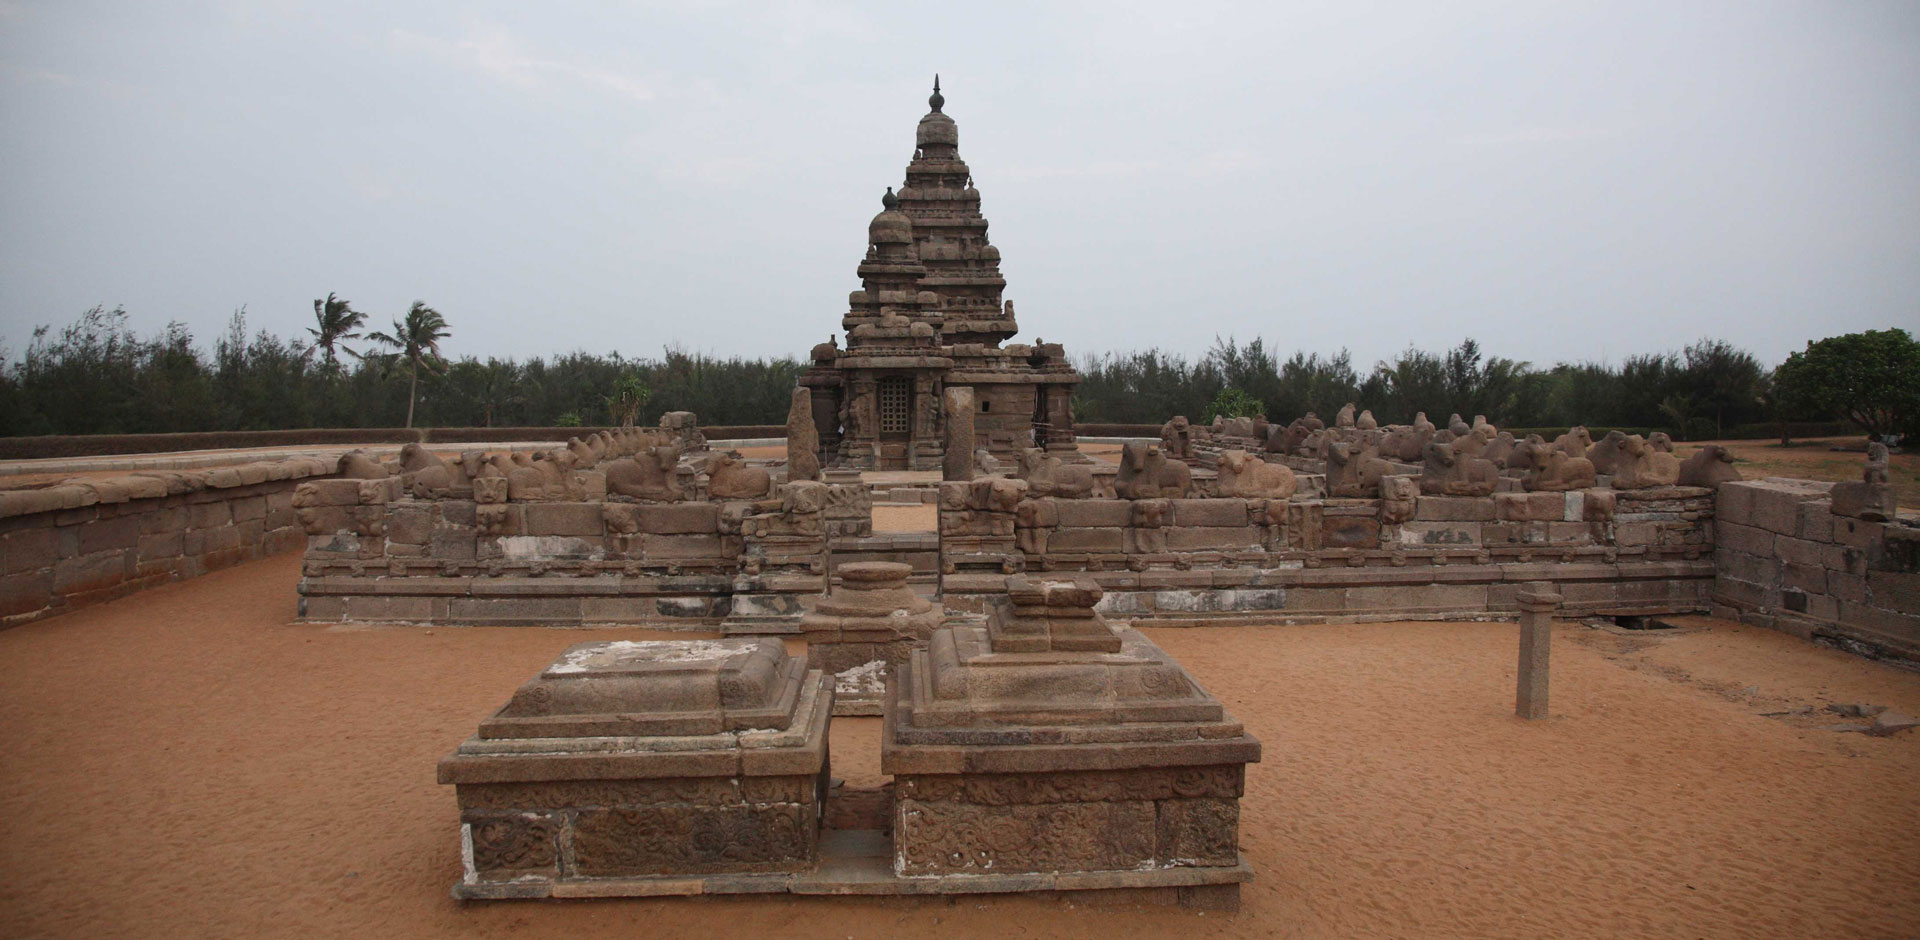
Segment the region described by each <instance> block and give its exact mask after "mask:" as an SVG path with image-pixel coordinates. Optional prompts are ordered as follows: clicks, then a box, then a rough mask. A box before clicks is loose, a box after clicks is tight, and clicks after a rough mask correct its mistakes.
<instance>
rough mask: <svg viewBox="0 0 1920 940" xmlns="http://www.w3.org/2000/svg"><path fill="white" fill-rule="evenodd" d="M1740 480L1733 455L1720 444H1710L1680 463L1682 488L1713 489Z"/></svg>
mask: <svg viewBox="0 0 1920 940" xmlns="http://www.w3.org/2000/svg"><path fill="white" fill-rule="evenodd" d="M1648 443H1649V444H1651V443H1652V442H1648ZM1739 479H1740V471H1739V470H1737V469H1734V466H1733V454H1732V453H1731V452H1730V451H1728V450H1727V449H1726V448H1725V447H1721V446H1720V445H1718V444H1708V445H1707V446H1705V447H1702V448H1700V449H1699V450H1698V451H1696V452H1695V453H1694V455H1693V456H1691V457H1688V458H1687V459H1686V460H1683V461H1681V462H1680V485H1681V486H1704V487H1706V488H1708V489H1713V488H1714V487H1716V486H1719V485H1720V484H1722V483H1733V482H1736V481H1738V480H1739Z"/></svg>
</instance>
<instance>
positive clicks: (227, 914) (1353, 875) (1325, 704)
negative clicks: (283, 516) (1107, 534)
mask: <svg viewBox="0 0 1920 940" xmlns="http://www.w3.org/2000/svg"><path fill="white" fill-rule="evenodd" d="M298 563H299V561H298V558H297V556H282V557H278V558H273V559H267V560H264V561H261V562H256V563H252V564H248V565H244V566H241V567H238V568H234V569H230V570H227V571H223V572H219V573H216V574H213V575H209V576H207V577H204V578H201V579H198V580H195V581H191V582H187V583H184V584H180V585H173V586H169V587H164V588H159V589H156V590H153V591H149V592H147V593H144V594H141V595H138V596H136V597H133V598H129V599H126V600H122V601H118V602H115V603H110V604H105V605H101V606H99V607H94V608H90V609H86V610H82V611H78V612H76V613H73V614H69V615H67V616H63V617H58V618H54V619H52V620H48V621H43V622H40V623H34V624H29V625H26V626H22V627H18V628H15V629H11V630H7V631H5V632H0V753H4V754H6V755H7V757H6V759H5V761H4V764H0V844H4V845H5V846H6V848H7V851H6V852H4V853H0V935H4V936H8V937H43V936H63V937H105V936H127V937H131V936H139V937H154V938H157V937H225V936H301V937H336V936H337V937H443V936H444V937H455V936H459V937H471V936H494V935H511V936H515V937H566V938H577V937H583V936H596V937H599V936H606V937H621V936H635V937H640V936H645V937H669V936H709V937H718V936H738V937H775V936H779V937H786V936H822V937H862V938H864V937H894V938H922V937H935V936H941V937H960V936H994V937H1039V936H1063V937H1100V938H1103V940H1121V938H1133V937H1167V936H1180V937H1183V938H1199V937H1268V936H1278V937H1455V936H1458V937H1467V936H1476V937H1573V936H1582V937H1585V936H1648V937H1653V936H1658V937H1678V936H1685V937H1694V936H1707V937H1736V936H1738V937H1815V936H1832V937H1893V936H1901V935H1909V936H1910V935H1912V934H1913V932H1914V931H1915V929H1916V925H1920V840H1916V839H1915V838H1914V834H1915V832H1916V831H1920V787H1916V786H1915V781H1916V780H1920V736H1917V735H1916V734H1915V733H1913V732H1909V733H1907V734H1905V735H1902V736H1900V737H1896V738H1887V739H1877V738H1868V737H1865V736H1862V735H1857V734H1838V733H1834V732H1831V731H1824V730H1820V728H1819V725H1822V724H1829V723H1832V722H1834V721H1838V720H1839V719H1832V718H1801V719H1791V720H1783V719H1777V718H1768V717H1763V716H1762V715H1761V712H1765V711H1776V710H1781V709H1780V706H1781V705H1782V704H1783V703H1791V704H1821V703H1824V702H1828V701H1861V702H1876V703H1880V704H1888V705H1893V706H1895V707H1898V708H1900V709H1902V710H1904V711H1907V712H1909V713H1920V674H1916V673H1913V672H1907V671H1902V670H1898V669H1894V668H1891V667H1887V666H1884V665H1879V664H1875V663H1871V662H1866V661H1863V660H1859V659H1855V658H1852V657H1848V656H1845V655H1842V654H1839V653H1835V652H1831V651H1826V650H1821V649H1817V648H1814V647H1811V646H1808V645H1806V644H1803V643H1800V642H1799V641H1797V640H1793V639H1791V638H1789V637H1786V636H1783V635H1779V634H1774V633H1770V632H1766V631H1762V630H1757V629H1751V628H1742V627H1737V626H1733V625H1729V624H1725V623H1721V622H1713V621H1704V620H1702V621H1694V623H1695V625H1696V628H1697V629H1696V630H1695V632H1690V633H1686V634H1684V635H1679V636H1665V637H1657V638H1656V637H1622V636H1616V635H1613V634H1609V633H1604V632H1600V631H1595V630H1590V629H1588V628H1585V627H1582V626H1580V625H1577V624H1562V625H1560V626H1559V627H1558V628H1557V630H1556V642H1555V649H1554V656H1555V663H1554V680H1555V687H1554V693H1553V694H1554V699H1553V705H1554V717H1553V718H1552V719H1550V720H1547V721H1545V722H1540V723H1531V724H1530V723H1526V722H1522V721H1520V720H1518V719H1515V718H1514V717H1513V716H1512V714H1511V708H1512V691H1513V672H1514V660H1515V654H1514V628H1513V626H1512V625H1511V624H1499V623H1463V624H1380V625H1351V626H1300V627H1276V628H1214V629H1184V630H1183V629H1156V630H1150V631H1149V632H1150V634H1151V635H1152V636H1154V638H1155V639H1156V640H1158V641H1159V642H1160V643H1162V644H1163V645H1164V646H1165V647H1166V648H1167V650H1168V651H1169V652H1171V653H1173V654H1174V655H1175V656H1177V657H1178V658H1179V659H1180V660H1181V661H1182V662H1184V663H1185V664H1186V665H1187V666H1188V667H1189V668H1190V669H1191V670H1192V672H1193V673H1194V675H1195V676H1196V677H1197V678H1199V680H1200V681H1201V682H1202V683H1204V684H1205V685H1206V686H1207V687H1208V688H1209V689H1211V690H1212V691H1213V692H1214V693H1215V694H1217V695H1219V696H1220V697H1221V698H1222V699H1223V700H1224V701H1225V702H1226V704H1227V706H1228V707H1229V708H1230V709H1231V710H1232V711H1233V712H1234V713H1235V714H1236V715H1238V716H1239V717H1240V718H1242V719H1243V720H1244V721H1245V722H1246V723H1247V725H1248V726H1249V727H1250V729H1251V730H1252V731H1253V732H1254V733H1255V734H1256V735H1258V736H1259V737H1260V738H1261V740H1262V741H1263V742H1264V743H1265V746H1266V759H1265V761H1264V762H1263V763H1261V764H1259V765H1256V766H1254V767H1252V768H1250V769H1249V773H1248V786H1247V798H1246V800H1245V801H1244V803H1243V806H1242V820H1243V826H1242V836H1243V847H1244V850H1245V852H1246V855H1247V856H1248V858H1249V860H1250V861H1251V862H1252V864H1253V866H1254V868H1255V870H1256V872H1257V880H1256V881H1254V882H1253V883H1252V884H1251V885H1249V886H1248V888H1247V891H1246V894H1245V897H1244V908H1243V910H1242V911H1241V912H1240V913H1239V914H1237V915H1222V914H1217V913H1216V914H1206V915H1201V914H1197V913H1194V912H1188V911H1181V910H1177V909H1159V908H1140V909H1134V908H1127V907H1122V908H1097V909H1089V908H1087V907H1085V906H1076V905H1072V904H1069V903H1067V902H1065V901H1062V900H1059V899H1047V898H1037V897H1009V898H984V899H983V898H971V897H970V898H963V899H960V900H958V901H956V902H954V903H947V902H945V901H942V900H932V901H924V900H922V901H909V900H891V899H857V898H854V899H826V898H800V899H795V898H778V897H755V898H706V899H665V900H648V901H637V900H636V901H605V902H569V903H508V904H494V905H474V906H465V907H463V906H461V905H459V904H457V903H456V902H454V901H452V900H450V899H449V897H448V896H447V888H448V886H449V885H450V884H451V883H452V882H453V880H454V879H455V878H456V877H457V876H458V874H459V868H460V862H459V855H458V851H457V848H456V842H455V825H456V812H455V809H454V804H453V794H452V792H451V789H450V788H447V787H440V786H437V785H435V783H434V777H433V767H434V762H435V760H436V759H438V758H439V757H440V756H441V755H443V754H445V753H446V752H447V751H448V750H450V749H451V748H452V747H453V746H454V745H455V744H456V743H458V742H459V741H460V740H461V739H462V738H463V737H465V736H466V735H468V734H469V733H471V732H472V730H473V728H474V726H475V723H476V722H477V721H478V720H479V719H480V718H481V717H482V716H483V715H485V714H486V713H487V712H488V711H490V710H491V709H492V708H494V707H496V706H497V705H498V704H499V703H500V702H501V701H502V700H504V699H505V697H506V696H507V694H508V693H509V692H510V691H511V690H512V689H513V688H515V687H516V686H517V685H518V684H519V683H520V682H521V681H523V680H524V679H525V678H526V677H527V676H529V675H531V674H532V673H533V672H534V671H536V670H537V669H538V668H539V667H540V666H541V665H543V664H544V663H546V662H547V661H549V660H550V659H551V658H552V657H553V656H554V655H555V654H557V653H558V652H559V651H560V650H561V649H563V648H564V647H566V646H568V645H569V644H572V643H575V642H578V641H580V640H581V639H582V638H602V639H610V638H615V637H635V636H642V635H649V634H643V633H642V632H641V631H634V630H599V631H585V630H541V629H512V628H493V629H459V628H436V629H431V630H428V629H422V628H397V629H377V630H355V629H342V628H338V627H335V628H326V627H319V626H292V625H288V621H289V620H290V618H291V617H292V614H293V603H294V593H293V585H294V582H295V580H296V579H297V577H298ZM876 733H877V720H875V719H854V720H838V721H836V722H835V724H834V734H833V752H834V757H835V761H836V769H837V773H838V774H839V775H840V776H843V777H847V778H849V779H850V780H851V781H853V782H854V783H856V784H858V783H860V782H862V781H871V780H872V779H874V778H876V777H877V774H878V771H877V765H878V758H877V742H876V740H875V736H876Z"/></svg>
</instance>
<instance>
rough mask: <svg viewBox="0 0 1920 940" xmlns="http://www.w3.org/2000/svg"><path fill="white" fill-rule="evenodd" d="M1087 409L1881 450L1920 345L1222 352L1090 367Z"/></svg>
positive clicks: (1885, 339) (1704, 343) (1916, 374)
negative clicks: (1836, 434)
mask: <svg viewBox="0 0 1920 940" xmlns="http://www.w3.org/2000/svg"><path fill="white" fill-rule="evenodd" d="M1079 369H1080V374H1081V375H1082V376H1083V380H1082V382H1081V384H1080V388H1079V390H1078V392H1077V394H1076V396H1075V414H1076V417H1077V418H1078V420H1080V421H1082V422H1111V423H1121V424H1130V423H1142V422H1158V421H1163V420H1165V419H1166V417H1167V416H1169V415H1175V414H1184V415H1188V416H1190V417H1197V418H1200V419H1202V420H1211V419H1212V418H1213V416H1214V415H1216V414H1226V415H1229V416H1235V415H1249V414H1265V415H1266V416H1267V417H1268V418H1270V419H1276V420H1280V421H1288V420H1291V419H1293V418H1295V417H1298V416H1300V415H1303V414H1305V413H1307V412H1309V411H1312V412H1316V413H1318V414H1319V415H1320V416H1321V417H1322V418H1327V419H1331V418H1332V416H1333V415H1334V414H1335V413H1337V412H1338V411H1339V409H1340V407H1341V406H1342V405H1344V404H1346V403H1347V402H1354V403H1356V404H1357V405H1359V406H1360V407H1362V408H1367V409H1370V410H1372V411H1373V414H1374V417H1375V419H1377V420H1378V421H1379V422H1380V423H1381V424H1383V425H1385V424H1406V423H1410V422H1411V421H1412V420H1413V417H1414V415H1415V414H1416V413H1419V412H1426V413H1427V416H1428V418H1429V419H1431V420H1434V421H1436V422H1441V423H1444V421H1445V420H1446V418H1447V416H1448V415H1450V414H1460V415H1463V416H1466V417H1467V418H1469V419H1471V418H1472V416H1474V415H1486V416H1487V420H1489V421H1492V422H1493V423H1495V424H1497V425H1500V426H1502V427H1514V428H1565V427H1570V426H1572V425H1576V424H1584V425H1588V426H1592V427H1608V428H1641V429H1648V430H1662V431H1667V432H1669V433H1670V434H1673V435H1674V436H1675V437H1678V438H1681V439H1691V440H1703V439H1711V438H1716V437H1727V436H1730V435H1731V436H1744V437H1758V436H1769V435H1773V434H1777V435H1779V436H1780V437H1782V438H1783V439H1784V438H1786V437H1788V436H1789V434H1788V432H1789V430H1790V429H1791V428H1792V427H1793V426H1794V425H1800V424H1810V423H1823V422H1849V423H1851V424H1852V426H1853V427H1855V428H1857V429H1858V430H1860V431H1863V432H1865V433H1867V434H1870V435H1873V436H1875V437H1880V436H1884V435H1888V434H1896V433H1900V434H1910V433H1913V432H1914V431H1915V430H1916V429H1920V344H1916V343H1915V342H1914V340H1913V338H1912V337H1911V336H1909V335H1908V334H1907V333H1906V331H1904V330H1899V329H1891V330H1875V331H1867V332H1864V333H1852V334H1847V335H1844V336H1838V337H1830V338H1827V339H1823V340H1820V341H1818V342H1812V343H1809V344H1808V345H1807V348H1806V349H1805V350H1803V351H1801V352H1796V353H1794V354H1792V355H1791V356H1789V357H1787V360H1786V361H1785V362H1783V363H1780V364H1779V365H1778V366H1774V367H1768V366H1766V365H1763V364H1762V363H1761V362H1760V361H1759V360H1758V359H1757V358H1756V357H1754V355H1753V354H1751V353H1749V352H1746V351H1744V350H1742V349H1739V348H1738V347H1735V346H1734V345H1733V344H1731V343H1728V342H1726V341H1725V340H1719V339H1703V340H1700V341H1699V342H1696V343H1694V344H1692V345H1690V346H1687V347H1686V348H1684V349H1680V350H1676V351H1672V352H1663V353H1646V354H1642V355H1636V356H1630V357H1628V358H1627V359H1626V360H1625V361H1623V362H1621V363H1620V364H1619V365H1617V366H1616V365H1612V364H1609V363H1604V362H1572V363H1567V362H1562V363H1555V364H1554V365H1552V366H1550V367H1546V368H1540V367H1536V366H1534V365H1533V364H1532V363H1528V362H1523V361H1520V360H1515V359H1508V358H1505V357H1502V356H1488V355H1486V354H1485V353H1484V352H1482V350H1481V348H1480V344H1479V343H1478V342H1476V341H1475V340H1473V339H1471V338H1469V339H1465V340H1462V341H1461V342H1460V344H1459V345H1457V346H1455V347H1453V348H1451V349H1447V350H1444V351H1442V352H1430V351H1428V350H1423V349H1413V348H1409V349H1407V350H1405V351H1403V352H1401V353H1399V354H1398V355H1396V356H1394V357H1393V358H1391V359H1387V360H1383V361H1381V362H1378V363H1375V364H1374V366H1373V368H1372V369H1370V370H1368V371H1366V372H1364V373H1363V372H1361V371H1360V370H1359V369H1356V368H1355V367H1354V365H1353V360H1352V357H1351V356H1350V355H1349V354H1348V353H1347V352H1346V351H1345V350H1342V351H1341V352H1339V353H1336V354H1334V355H1330V356H1327V355H1321V354H1319V353H1294V354H1293V355H1292V356H1289V357H1288V358H1286V359H1284V360H1282V359H1280V358H1278V357H1277V356H1275V355H1274V353H1273V352H1272V351H1270V350H1269V349H1268V348H1267V346H1266V343H1265V341H1264V340H1261V339H1254V340H1252V341H1251V342H1248V343H1245V344H1242V343H1239V342H1237V341H1235V340H1234V339H1232V338H1228V339H1223V340H1222V339H1216V340H1215V341H1214V345H1213V347H1212V348H1211V349H1209V350H1208V351H1207V352H1206V354H1205V355H1203V356H1201V357H1200V358H1198V359H1197V360H1194V361H1188V360H1187V359H1185V358H1183V357H1181V356H1177V355H1169V354H1167V353H1163V352H1160V351H1157V350H1148V351H1144V352H1130V353H1109V354H1106V355H1090V356H1087V357H1086V358H1084V359H1083V360H1082V361H1081V362H1080V364H1079Z"/></svg>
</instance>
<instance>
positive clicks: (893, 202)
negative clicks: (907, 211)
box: [880, 186, 900, 209]
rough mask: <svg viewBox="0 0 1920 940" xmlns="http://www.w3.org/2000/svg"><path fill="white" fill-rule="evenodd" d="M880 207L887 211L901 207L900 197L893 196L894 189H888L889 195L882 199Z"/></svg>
mask: <svg viewBox="0 0 1920 940" xmlns="http://www.w3.org/2000/svg"><path fill="white" fill-rule="evenodd" d="M880 205H882V206H884V207H886V208H887V209H893V208H894V207H896V206H898V205H900V197H899V196H896V195H894V194H893V187H891V186H889V187H887V194H886V195H884V196H881V197H880Z"/></svg>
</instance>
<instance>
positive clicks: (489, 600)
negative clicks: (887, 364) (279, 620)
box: [295, 473, 868, 632]
mask: <svg viewBox="0 0 1920 940" xmlns="http://www.w3.org/2000/svg"><path fill="white" fill-rule="evenodd" d="M598 475H599V474H597V473H587V474H582V476H583V477H589V478H591V477H597V476H598ZM476 482H487V481H476ZM500 482H501V483H502V484H504V482H505V481H504V480H503V481H500ZM847 486H850V487H852V488H854V489H858V490H859V492H857V493H853V494H850V498H848V499H844V500H842V499H836V498H835V493H836V491H838V490H840V489H843V488H844V487H842V486H837V485H829V484H823V483H811V482H799V483H782V484H778V485H777V488H776V489H775V490H774V492H773V494H772V495H771V496H770V497H769V498H766V499H760V500H748V499H736V500H722V499H691V500H686V501H681V502H644V501H637V500H632V499H627V498H624V497H618V496H615V497H607V496H604V495H597V494H595V495H591V496H590V497H589V498H585V499H567V500H538V501H524V502H521V501H511V502H510V501H507V500H506V492H505V487H504V486H487V487H481V486H475V487H472V488H470V489H469V491H468V492H467V493H466V494H465V495H466V496H468V497H473V498H459V496H457V495H450V496H446V497H439V498H420V497H416V496H412V495H406V494H405V493H404V492H403V483H402V478H400V477H389V478H386V479H376V480H327V481H321V482H318V483H314V484H310V485H308V486H304V487H302V488H301V489H300V492H299V493H298V494H297V498H296V500H295V503H296V506H297V507H298V509H299V511H300V512H301V513H302V516H303V521H304V522H305V523H306V525H307V529H306V531H307V533H308V537H307V554H306V559H305V567H304V575H305V576H304V578H303V579H302V580H301V582H300V594H301V601H300V617H301V619H303V620H308V621H356V622H369V621H370V622H383V621H384V622H404V623H463V624H502V625H518V624H528V625H552V626H561V625H568V624H581V623H641V622H648V623H661V624H664V625H686V626H697V627H705V628H711V627H712V626H713V625H715V624H721V623H725V624H727V625H728V626H729V627H731V628H739V629H740V630H742V632H761V631H766V630H772V631H773V632H784V631H783V630H782V629H780V628H782V627H784V628H786V629H791V627H792V624H793V623H794V622H796V621H797V619H798V617H799V615H800V613H801V608H800V602H799V599H800V597H802V596H804V595H810V594H819V593H821V592H822V591H824V590H825V587H826V576H827V563H826V559H827V540H828V535H829V531H830V529H831V525H832V522H833V520H832V519H831V518H830V517H831V516H833V514H834V513H835V512H837V511H839V510H840V508H842V507H841V504H843V503H844V504H845V505H846V506H849V507H854V508H860V509H863V510H864V509H865V508H866V507H867V506H868V503H867V501H866V494H865V490H864V488H863V487H861V485H860V484H849V485H847ZM587 489H588V491H589V492H590V493H591V492H592V491H593V490H595V489H596V488H595V487H592V486H589V487H587ZM597 489H598V490H600V491H604V485H602V486H599V487H598V488H597ZM849 528H851V529H854V530H855V531H858V527H857V526H849ZM847 537H848V538H857V537H856V536H847Z"/></svg>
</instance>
